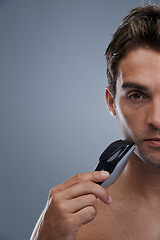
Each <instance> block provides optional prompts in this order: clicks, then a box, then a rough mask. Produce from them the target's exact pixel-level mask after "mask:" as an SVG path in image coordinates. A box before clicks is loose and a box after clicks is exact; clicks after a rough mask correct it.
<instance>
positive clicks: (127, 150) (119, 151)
mask: <svg viewBox="0 0 160 240" xmlns="http://www.w3.org/2000/svg"><path fill="white" fill-rule="evenodd" d="M134 149H135V144H134V143H131V142H128V141H125V140H118V141H115V142H113V143H111V144H110V145H109V146H108V147H107V148H106V149H105V150H104V152H103V153H102V154H101V156H100V158H99V163H98V165H97V167H96V169H95V171H103V170H104V171H108V172H109V173H110V177H109V178H108V179H107V180H106V181H104V182H101V183H98V184H100V185H101V186H102V187H104V188H107V187H109V186H110V185H111V184H113V183H115V181H116V180H117V179H118V178H119V177H120V175H121V173H122V172H123V170H124V168H125V166H126V164H127V163H128V160H129V157H130V155H131V153H132V152H133V150H134Z"/></svg>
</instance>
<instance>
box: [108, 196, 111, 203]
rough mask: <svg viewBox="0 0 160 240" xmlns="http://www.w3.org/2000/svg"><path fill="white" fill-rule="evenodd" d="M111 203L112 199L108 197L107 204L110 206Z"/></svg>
mask: <svg viewBox="0 0 160 240" xmlns="http://www.w3.org/2000/svg"><path fill="white" fill-rule="evenodd" d="M111 202H112V198H111V196H109V198H108V203H109V204H110V203H111Z"/></svg>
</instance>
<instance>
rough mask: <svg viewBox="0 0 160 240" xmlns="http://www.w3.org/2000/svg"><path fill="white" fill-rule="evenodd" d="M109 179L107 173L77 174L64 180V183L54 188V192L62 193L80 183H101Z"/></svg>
mask: <svg viewBox="0 0 160 240" xmlns="http://www.w3.org/2000/svg"><path fill="white" fill-rule="evenodd" d="M108 178H109V173H108V172H107V171H94V172H90V173H78V174H76V175H75V176H73V177H72V178H70V179H68V180H66V181H65V182H63V183H61V184H59V185H57V186H56V187H54V190H55V191H62V190H64V189H66V188H68V187H70V186H72V185H74V184H76V183H79V182H82V181H87V180H88V181H92V182H103V181H105V180H107V179H108Z"/></svg>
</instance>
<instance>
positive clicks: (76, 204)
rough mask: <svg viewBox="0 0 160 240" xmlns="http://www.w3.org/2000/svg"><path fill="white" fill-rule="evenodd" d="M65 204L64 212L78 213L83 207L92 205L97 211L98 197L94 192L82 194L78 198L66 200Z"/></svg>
mask: <svg viewBox="0 0 160 240" xmlns="http://www.w3.org/2000/svg"><path fill="white" fill-rule="evenodd" d="M62 204H63V207H62V208H63V212H70V213H76V212H78V211H80V210H81V209H83V208H85V207H88V206H92V207H94V208H95V210H96V212H97V208H98V205H97V198H96V197H95V195H94V194H88V195H84V196H80V197H77V198H73V199H71V200H70V201H65V202H63V203H62Z"/></svg>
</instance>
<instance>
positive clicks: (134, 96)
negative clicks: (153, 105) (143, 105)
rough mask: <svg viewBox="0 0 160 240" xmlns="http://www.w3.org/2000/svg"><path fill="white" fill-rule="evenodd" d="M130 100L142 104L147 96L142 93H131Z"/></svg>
mask: <svg viewBox="0 0 160 240" xmlns="http://www.w3.org/2000/svg"><path fill="white" fill-rule="evenodd" d="M128 98H129V99H131V100H132V101H133V102H141V101H143V100H144V99H146V96H145V94H143V93H141V92H133V91H132V92H130V93H129V94H128Z"/></svg>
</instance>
